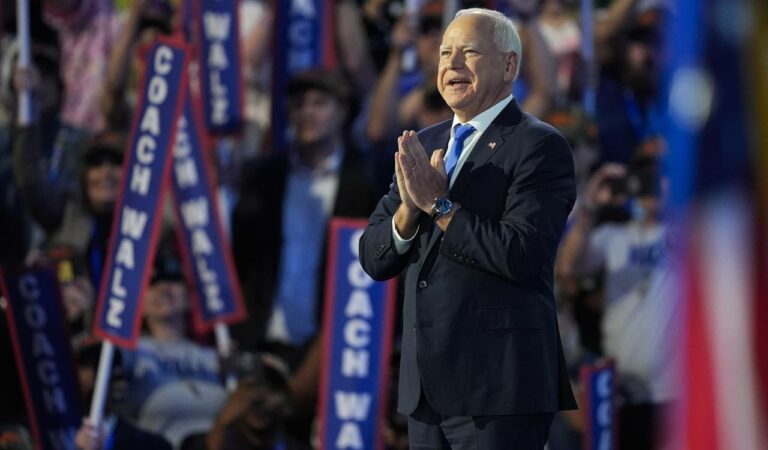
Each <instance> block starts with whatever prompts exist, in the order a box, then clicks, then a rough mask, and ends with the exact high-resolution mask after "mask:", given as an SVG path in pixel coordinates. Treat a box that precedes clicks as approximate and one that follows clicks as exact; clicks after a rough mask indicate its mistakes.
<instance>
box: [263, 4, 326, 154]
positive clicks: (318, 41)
mask: <svg viewBox="0 0 768 450" xmlns="http://www.w3.org/2000/svg"><path fill="white" fill-rule="evenodd" d="M334 8H336V1H335V0H283V1H279V2H275V37H274V40H275V42H274V46H275V47H274V52H273V54H274V58H273V64H274V67H273V74H272V125H271V126H272V147H273V148H275V149H277V150H278V151H281V150H284V149H285V146H286V129H287V108H286V106H287V105H286V102H285V91H286V88H287V86H288V81H290V79H291V77H293V76H294V75H295V74H296V73H298V72H301V71H302V70H306V69H310V68H314V67H324V68H328V69H330V68H333V67H334V66H335V65H336V61H335V51H334V49H335V42H334V36H335V33H334Z"/></svg>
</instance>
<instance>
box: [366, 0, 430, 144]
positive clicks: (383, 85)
mask: <svg viewBox="0 0 768 450" xmlns="http://www.w3.org/2000/svg"><path fill="white" fill-rule="evenodd" d="M442 21H443V18H442V2H435V1H432V2H429V3H428V4H427V5H425V6H424V7H423V8H422V9H421V10H420V14H419V16H418V19H416V18H414V17H412V16H410V15H406V14H403V15H402V16H401V17H400V19H399V20H398V21H397V23H396V25H395V28H394V29H393V30H392V41H391V43H390V50H389V56H388V58H387V63H386V65H385V66H384V69H383V70H382V73H381V75H380V76H379V79H378V81H377V82H376V86H375V88H374V90H373V94H372V97H371V102H370V105H369V109H368V119H367V123H366V130H365V136H366V139H367V140H368V141H370V142H372V143H373V144H374V145H376V144H382V142H387V140H388V138H390V137H394V136H395V135H396V130H397V129H398V128H401V127H402V126H404V125H406V124H408V125H412V124H413V122H414V121H415V115H416V114H415V111H417V110H418V109H419V105H421V104H422V103H423V101H424V100H423V97H424V89H423V88H421V87H422V86H424V82H425V81H427V80H434V79H435V76H436V73H437V53H438V46H439V45H440V36H441V34H442V28H443V27H442ZM409 51H414V52H415V57H416V58H415V61H411V65H412V66H414V67H408V68H405V69H404V68H403V59H404V55H406V54H407V52H409ZM414 63H415V64H414Z"/></svg>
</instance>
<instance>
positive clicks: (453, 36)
mask: <svg viewBox="0 0 768 450" xmlns="http://www.w3.org/2000/svg"><path fill="white" fill-rule="evenodd" d="M492 34H493V22H492V21H491V20H490V19H489V18H487V17H485V16H482V15H480V14H467V15H463V16H459V17H457V18H455V19H453V21H452V22H451V23H450V24H448V27H447V28H446V30H445V33H444V34H443V41H442V43H441V46H448V45H456V44H457V43H459V44H465V43H466V44H470V43H471V44H476V45H479V44H482V43H483V42H488V40H489V38H491V37H492Z"/></svg>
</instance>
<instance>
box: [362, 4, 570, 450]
mask: <svg viewBox="0 0 768 450" xmlns="http://www.w3.org/2000/svg"><path fill="white" fill-rule="evenodd" d="M520 55H521V50H520V40H519V37H518V36H517V32H516V31H515V28H514V25H513V24H512V22H511V21H509V20H508V19H507V18H506V17H504V16H503V15H502V14H499V13H496V12H494V11H489V10H483V9H470V10H463V11H460V12H459V13H458V14H457V16H456V19H454V21H453V22H451V24H450V25H449V26H448V28H447V29H446V31H445V34H444V36H443V42H442V45H441V47H440V66H439V71H438V78H437V86H438V89H439V91H440V93H441V95H442V96H443V98H444V99H445V101H446V103H447V104H448V105H449V106H450V107H451V109H452V110H453V111H454V114H455V116H454V119H453V120H452V121H446V122H443V123H440V124H438V125H435V126H433V127H430V128H427V129H425V130H423V131H421V132H420V133H418V134H416V133H414V132H412V131H411V132H404V133H403V135H402V136H401V137H400V138H399V139H398V150H399V151H398V153H397V154H396V156H395V182H393V183H392V186H391V189H390V191H389V193H388V194H387V195H386V196H385V197H384V198H382V199H381V200H380V201H379V204H378V206H377V207H376V210H375V211H374V213H373V214H372V215H371V217H370V223H369V226H368V228H367V229H366V231H365V233H364V234H363V236H362V238H361V240H360V260H361V263H362V265H363V267H364V268H365V270H366V272H368V274H370V275H371V276H372V277H373V278H375V279H377V280H384V279H388V278H392V277H394V276H397V275H398V274H400V273H401V272H402V271H403V270H406V269H407V274H406V278H405V287H404V290H405V304H404V310H403V342H402V360H401V369H400V389H399V399H398V410H399V412H400V413H402V414H405V415H408V416H409V417H408V432H409V441H410V448H411V449H427V448H430V449H431V448H454V449H457V448H458V449H465V448H468V449H469V448H472V449H483V450H487V449H542V448H543V447H544V444H545V442H546V440H547V435H548V432H549V426H550V424H551V421H552V416H553V414H554V412H556V411H558V410H562V409H574V408H575V407H576V403H575V401H574V398H573V394H572V392H571V387H570V384H569V381H568V376H567V373H566V370H565V363H564V360H563V354H562V346H561V343H560V337H559V332H558V327H557V320H556V315H555V301H554V295H553V264H554V260H555V253H556V251H557V247H558V243H559V241H560V237H561V234H562V231H563V228H564V226H565V222H566V218H567V217H568V214H569V213H570V211H571V208H572V206H573V203H574V200H575V197H576V191H575V182H574V173H573V160H572V156H571V151H570V148H569V146H568V144H567V142H566V141H565V139H564V138H563V137H562V136H561V135H560V134H559V133H558V132H557V131H555V130H554V129H553V128H552V127H550V126H549V125H547V124H544V123H542V122H540V121H538V120H537V119H535V118H534V117H531V116H530V115H528V114H525V113H523V112H521V111H520V108H519V107H518V106H517V103H516V102H515V100H514V99H513V96H512V82H513V81H514V79H515V78H516V76H517V73H518V69H519V64H520ZM436 149H439V150H436ZM442 149H447V151H443V150H442ZM428 152H429V153H431V156H430V154H429V153H428Z"/></svg>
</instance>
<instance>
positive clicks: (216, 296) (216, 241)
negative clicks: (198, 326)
mask: <svg viewBox="0 0 768 450" xmlns="http://www.w3.org/2000/svg"><path fill="white" fill-rule="evenodd" d="M195 100H197V99H195V98H193V97H192V96H191V95H190V92H189V88H187V95H186V100H185V101H184V112H183V114H182V116H181V117H180V118H179V124H178V128H177V129H176V145H175V146H174V149H173V168H172V169H171V173H172V178H173V192H174V196H175V198H176V201H175V202H174V203H175V204H176V215H177V217H178V220H177V221H176V222H177V224H178V227H179V236H180V237H181V238H182V240H183V245H181V248H182V253H183V256H184V262H185V264H184V266H185V269H186V271H187V275H188V278H189V279H190V280H192V282H193V285H194V289H192V292H193V293H194V295H193V299H194V301H193V304H194V305H195V308H194V310H195V312H196V315H197V317H198V319H199V320H200V321H202V322H203V323H205V324H207V325H213V324H214V323H215V322H232V321H236V320H241V319H243V318H244V317H245V308H244V306H243V299H242V294H241V292H240V285H239V284H238V283H237V281H236V278H235V271H234V264H233V263H232V255H231V250H230V245H229V242H227V239H226V238H225V236H224V233H223V232H222V227H221V221H220V220H219V215H218V211H219V209H218V207H217V203H216V195H215V194H214V190H213V186H214V185H213V179H212V178H213V176H212V174H213V170H212V165H211V162H210V155H209V154H208V152H207V151H206V149H207V148H208V147H207V146H206V145H205V135H204V134H203V133H202V130H203V129H202V127H201V124H202V120H201V117H200V112H199V111H200V108H199V107H197V108H196V107H195V106H196V105H197V103H196V102H195Z"/></svg>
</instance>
